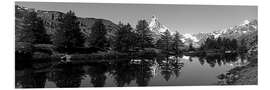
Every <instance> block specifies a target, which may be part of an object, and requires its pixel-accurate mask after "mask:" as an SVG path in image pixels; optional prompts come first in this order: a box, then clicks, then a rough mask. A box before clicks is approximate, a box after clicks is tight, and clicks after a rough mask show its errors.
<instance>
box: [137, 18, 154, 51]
mask: <svg viewBox="0 0 270 90" xmlns="http://www.w3.org/2000/svg"><path fill="white" fill-rule="evenodd" d="M136 32H137V34H138V46H139V47H140V48H141V49H144V48H149V47H153V38H152V36H151V31H150V29H149V28H148V23H147V21H146V20H139V21H138V24H137V25H136Z"/></svg>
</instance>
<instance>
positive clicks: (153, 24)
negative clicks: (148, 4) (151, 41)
mask: <svg viewBox="0 0 270 90" xmlns="http://www.w3.org/2000/svg"><path fill="white" fill-rule="evenodd" d="M148 27H149V29H150V30H151V31H152V32H155V33H156V34H161V33H162V32H165V31H166V30H169V29H168V28H167V27H166V26H165V25H162V24H161V23H160V22H159V20H158V18H157V16H152V17H151V21H150V22H149V26H148Z"/></svg>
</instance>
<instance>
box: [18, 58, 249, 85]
mask: <svg viewBox="0 0 270 90" xmlns="http://www.w3.org/2000/svg"><path fill="white" fill-rule="evenodd" d="M247 63H248V61H247V59H246V56H245V55H238V54H229V55H213V56H206V57H190V56H181V57H175V56H170V57H166V58H153V59H132V60H131V61H130V62H129V61H126V62H124V61H122V62H107V63H87V64H86V63H85V64H59V65H56V66H54V67H50V68H46V69H43V70H33V69H24V70H16V81H15V84H16V88H21V87H25V88H27V87H30V88H32V87H35V88H43V87H45V88H54V87H106V86H109V87H112V86H113V87H114V86H189V85H211V84H215V83H216V82H217V80H218V79H217V77H216V76H217V75H219V74H221V73H224V72H226V71H228V70H230V69H232V68H234V67H236V66H241V65H244V64H247Z"/></svg>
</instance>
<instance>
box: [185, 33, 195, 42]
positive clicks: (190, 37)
mask: <svg viewBox="0 0 270 90" xmlns="http://www.w3.org/2000/svg"><path fill="white" fill-rule="evenodd" d="M183 36H184V38H186V39H187V38H189V39H191V40H192V41H194V42H199V40H198V39H197V38H196V37H194V36H193V35H191V34H184V35H183Z"/></svg>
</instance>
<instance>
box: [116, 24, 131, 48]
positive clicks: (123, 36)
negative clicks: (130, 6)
mask: <svg viewBox="0 0 270 90" xmlns="http://www.w3.org/2000/svg"><path fill="white" fill-rule="evenodd" d="M119 26H120V29H119V30H118V31H117V32H116V38H115V39H116V40H115V43H114V44H115V45H114V46H115V49H116V51H120V52H126V51H129V50H131V49H134V47H135V45H136V42H134V41H135V40H136V33H134V32H132V30H133V28H132V27H131V25H130V24H129V23H128V24H127V25H123V24H121V23H120V24H119Z"/></svg>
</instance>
